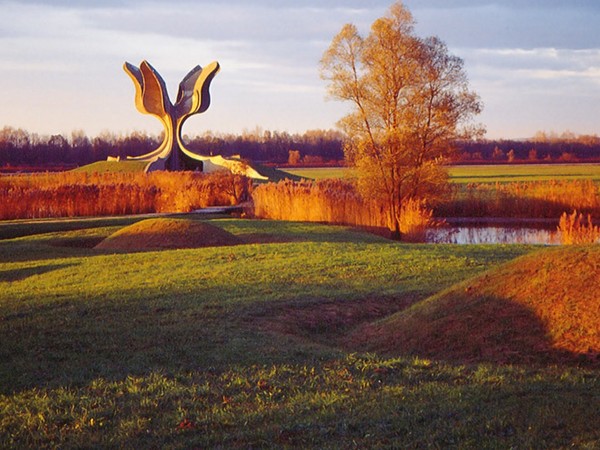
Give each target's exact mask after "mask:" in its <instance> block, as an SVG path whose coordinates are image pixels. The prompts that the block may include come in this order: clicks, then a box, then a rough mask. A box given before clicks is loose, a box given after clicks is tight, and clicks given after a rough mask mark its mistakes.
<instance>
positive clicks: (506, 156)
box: [458, 135, 600, 163]
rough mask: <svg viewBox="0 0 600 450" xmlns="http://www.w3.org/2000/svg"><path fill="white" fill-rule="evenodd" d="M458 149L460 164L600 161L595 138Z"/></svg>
mask: <svg viewBox="0 0 600 450" xmlns="http://www.w3.org/2000/svg"><path fill="white" fill-rule="evenodd" d="M536 136H538V135H536ZM459 148H460V150H459V155H458V161H459V162H461V163H478V162H485V163H536V162H538V163H543V162H548V163H550V162H577V161H585V162H600V137H598V136H596V135H592V136H590V135H585V136H577V137H575V136H574V137H569V138H556V139H538V138H536V137H534V138H533V139H527V140H480V141H471V142H462V143H460V145H459Z"/></svg>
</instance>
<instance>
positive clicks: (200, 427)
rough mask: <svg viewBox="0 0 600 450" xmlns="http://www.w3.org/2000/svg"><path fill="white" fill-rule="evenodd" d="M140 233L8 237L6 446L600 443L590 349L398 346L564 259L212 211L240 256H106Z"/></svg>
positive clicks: (2, 381)
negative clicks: (409, 330)
mask: <svg viewBox="0 0 600 450" xmlns="http://www.w3.org/2000/svg"><path fill="white" fill-rule="evenodd" d="M177 217H181V216H177ZM138 220H139V218H138V219H136V218H131V217H129V218H112V219H111V218H105V219H86V220H80V219H72V220H70V221H41V222H40V221H35V222H30V221H13V222H3V223H1V224H0V237H1V238H2V239H1V240H0V285H1V289H0V336H1V340H2V345H1V346H0V352H1V360H2V364H1V365H0V447H2V448H257V447H258V448H293V447H295V448H307V447H311V448H354V447H358V448H381V447H394V448H397V447H405V448H533V447H538V448H542V447H543V448H567V447H569V448H573V447H574V448H597V447H598V446H600V431H599V430H600V416H598V414H597V412H598V411H599V410H600V369H598V367H597V366H596V365H594V364H593V361H592V364H590V360H588V359H586V358H587V357H586V355H585V354H581V355H571V356H570V357H569V358H567V359H550V360H545V359H543V358H538V357H537V356H536V353H535V352H533V351H532V352H531V353H528V351H527V349H523V351H521V352H516V353H520V354H519V355H517V356H518V357H516V356H515V351H514V349H510V348H508V349H499V350H498V349H497V350H496V353H493V352H492V353H490V352H487V353H486V352H485V351H483V352H482V351H480V350H478V351H476V352H475V353H473V352H471V353H469V354H468V355H462V356H457V355H455V354H453V353H452V352H446V351H445V349H444V346H443V345H441V346H438V347H436V348H437V350H436V354H435V355H431V354H427V355H426V354H423V352H420V351H419V350H418V349H416V350H413V351H406V350H404V347H403V346H402V345H401V344H397V345H396V344H394V345H392V347H390V342H392V341H390V340H389V339H391V338H390V336H389V334H390V333H392V334H393V332H394V328H389V326H388V325H387V324H388V323H391V324H392V325H393V324H394V323H395V322H394V320H396V319H393V318H394V317H399V319H398V320H400V319H401V320H409V319H410V317H414V316H415V314H416V313H414V314H412V315H409V316H406V317H405V316H402V314H404V312H406V311H408V312H410V311H413V310H414V311H417V312H418V311H421V310H423V309H425V310H427V311H429V310H430V309H431V304H432V302H435V301H436V300H435V299H436V298H438V296H439V295H442V296H444V295H445V296H446V297H447V296H448V295H450V293H453V292H455V291H456V292H458V293H459V294H460V293H465V292H468V290H469V289H468V286H471V285H476V283H484V282H485V277H486V276H488V275H487V274H491V275H490V276H496V277H497V276H501V275H502V273H503V272H497V271H498V270H499V269H502V268H503V267H506V265H507V264H513V263H514V261H517V262H518V261H520V258H530V257H531V255H533V259H534V260H536V261H538V260H540V258H538V257H536V256H535V255H538V254H540V255H550V257H551V256H552V255H555V253H552V252H556V250H554V249H549V248H546V247H535V246H522V245H480V246H453V245H433V244H405V243H400V242H396V241H391V240H388V239H385V238H383V237H379V236H375V235H372V234H368V233H364V232H361V231H357V230H356V229H353V228H349V227H343V226H329V225H322V224H308V223H300V222H279V221H270V220H246V219H239V218H226V217H218V216H215V217H210V216H209V217H206V216H202V215H186V216H185V220H188V221H200V222H205V223H207V224H210V225H212V226H216V227H219V228H221V229H222V230H224V231H226V232H228V233H230V234H231V235H233V236H235V237H236V239H237V240H238V244H237V245H228V246H220V247H205V248H189V249H172V250H168V249H167V250H161V251H141V250H140V251H131V250H120V251H119V250H110V251H109V250H98V249H95V248H93V247H94V246H95V245H96V244H97V243H99V242H100V241H102V240H103V239H105V238H106V237H108V236H110V235H112V234H113V233H114V232H116V231H118V230H122V229H124V228H125V227H127V226H128V225H130V224H132V223H133V222H136V221H138ZM40 224H41V225H40ZM61 224H62V226H61ZM142 239H143V237H142ZM577 251H584V252H587V253H589V256H590V260H591V261H596V263H597V261H598V258H597V256H598V252H597V251H592V250H587V247H584V248H583V250H581V249H579V250H577ZM536 252H537V253H536ZM594 258H596V259H594ZM548 264H550V263H548ZM548 267H550V266H548ZM506 270H508V269H506ZM535 271H536V273H537V272H539V270H538V269H535ZM542 272H543V271H542ZM542 272H540V273H542ZM498 273H500V275H494V274H498ZM470 280H480V281H478V282H476V281H473V282H472V281H470ZM465 283H466V284H465ZM471 283H473V284H471ZM593 283H594V282H591V283H590V282H589V281H588V282H583V281H582V282H581V285H590V286H592V287H593ZM496 284H501V283H499V282H498V281H497V280H496V281H495V282H494V285H496ZM509 284H510V283H509ZM571 289H572V290H573V291H577V286H573V287H572V288H571ZM453 295H454V294H453ZM460 295H463V294H460ZM489 295H492V294H489ZM494 295H495V294H494ZM459 310H460V308H459V309H458V310H457V312H458V311H459ZM428 314H438V313H435V311H433V312H430V313H428ZM519 314H520V316H519V317H523V313H522V312H519ZM398 315H400V316H398ZM470 317H471V318H470ZM472 317H473V312H472V311H471V312H470V311H467V312H466V313H465V314H463V315H451V318H452V321H453V323H455V324H456V323H461V324H462V325H463V326H465V327H467V329H469V324H470V323H471V322H472ZM527 317H528V316H527ZM390 318H391V319H390ZM503 320H506V319H503ZM374 324H375V325H377V324H380V325H381V327H383V329H382V331H381V333H380V334H378V336H379V337H381V338H382V339H383V337H385V339H387V340H386V345H387V346H382V347H379V348H373V347H372V345H371V344H372V343H373V342H376V341H377V339H375V337H376V336H375V337H374V338H373V340H371V341H370V342H371V344H370V343H369V342H366V343H365V342H361V340H360V339H357V335H359V336H362V335H369V334H363V333H361V332H360V330H361V329H362V327H367V328H368V329H369V330H370V331H369V333H373V329H372V328H370V327H372V326H373V325H374ZM413 326H414V324H413ZM562 326H563V327H564V326H566V325H565V324H563V325H562ZM417 328H422V327H420V326H418V327H417ZM524 328H527V329H529V328H532V329H533V328H535V327H534V326H532V322H528V323H527V326H526V327H524ZM384 331H385V333H384ZM502 332H503V333H505V331H502ZM365 333H366V332H365ZM463 334H464V333H463ZM473 336H476V334H474V335H473ZM538 338H540V339H542V341H543V340H544V339H545V338H543V336H542V337H539V336H538ZM477 339H481V340H482V342H472V343H474V344H480V346H481V345H482V346H484V347H485V338H484V337H478V338H476V337H473V339H472V341H476V340H477ZM498 339H500V341H501V340H502V336H500V337H499V338H498ZM536 342H537V341H536ZM590 342H592V341H590ZM535 345H536V346H537V345H539V342H538V343H536V344H535ZM590 345H592V344H590ZM561 358H562V356H561Z"/></svg>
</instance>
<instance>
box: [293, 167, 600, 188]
mask: <svg viewBox="0 0 600 450" xmlns="http://www.w3.org/2000/svg"><path fill="white" fill-rule="evenodd" d="M282 170H285V171H286V172H289V173H291V174H293V175H298V176H301V177H305V178H311V179H315V180H319V179H323V178H344V177H348V176H351V174H350V171H349V170H348V169H347V168H345V167H307V168H294V169H287V168H286V169H282ZM448 172H449V176H450V181H452V182H453V183H460V184H463V183H496V182H500V183H503V182H504V183H506V182H516V181H549V180H554V181H564V180H582V179H585V180H592V181H595V182H600V164H581V163H580V164H481V165H456V166H449V167H448Z"/></svg>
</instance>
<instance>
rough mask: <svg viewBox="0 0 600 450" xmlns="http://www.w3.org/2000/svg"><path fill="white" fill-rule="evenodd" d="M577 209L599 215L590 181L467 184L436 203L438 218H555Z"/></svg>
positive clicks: (598, 190)
mask: <svg viewBox="0 0 600 450" xmlns="http://www.w3.org/2000/svg"><path fill="white" fill-rule="evenodd" d="M574 209H577V210H578V211H581V212H583V213H585V214H593V215H600V187H599V186H598V185H597V184H596V183H594V182H593V181H591V180H561V181H533V182H517V183H495V184H492V183H471V184H469V185H467V186H466V187H460V186H459V187H456V188H455V194H454V198H453V199H451V200H449V201H447V202H443V203H440V204H439V205H437V206H436V208H435V213H436V215H437V216H440V217H519V218H523V217H532V218H555V217H558V216H560V215H561V214H562V212H563V211H572V210H574Z"/></svg>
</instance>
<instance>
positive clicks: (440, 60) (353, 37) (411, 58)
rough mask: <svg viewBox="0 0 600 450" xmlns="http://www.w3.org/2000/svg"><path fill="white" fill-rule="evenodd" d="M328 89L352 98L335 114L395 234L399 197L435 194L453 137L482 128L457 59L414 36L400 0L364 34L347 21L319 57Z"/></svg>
mask: <svg viewBox="0 0 600 450" xmlns="http://www.w3.org/2000/svg"><path fill="white" fill-rule="evenodd" d="M321 74H322V77H323V78H324V79H326V80H328V81H329V83H330V84H329V94H330V95H331V96H332V97H333V98H335V99H337V100H342V101H347V102H350V103H351V104H352V110H351V112H350V113H349V114H348V115H347V116H345V117H344V118H342V119H341V121H340V126H341V128H342V130H343V131H344V132H345V134H346V138H347V141H346V145H345V150H344V152H345V157H346V159H347V161H348V163H349V164H350V165H351V166H353V167H355V169H356V175H357V182H358V188H359V190H360V191H361V192H362V194H363V195H364V196H366V197H367V198H371V199H374V200H377V201H381V202H383V203H384V204H385V205H387V210H388V211H389V215H390V217H389V221H390V229H391V230H392V231H393V232H394V234H395V235H396V236H397V237H400V218H401V210H402V205H403V204H404V202H406V201H407V200H409V199H429V200H431V199H432V198H433V197H434V196H436V195H438V194H439V193H440V192H441V190H442V187H443V186H444V185H445V184H446V179H447V175H446V173H445V171H444V170H443V167H442V166H441V164H442V162H443V161H444V160H445V158H447V157H449V156H450V155H451V154H452V153H453V151H454V149H455V146H454V142H455V141H457V140H458V139H467V138H472V137H473V136H474V135H476V134H478V133H481V132H482V129H481V128H480V127H478V126H476V125H473V124H472V122H471V121H472V118H473V117H474V116H475V115H476V114H478V113H479V112H480V111H481V107H482V106H481V102H480V100H479V97H478V96H477V95H476V94H475V93H473V92H472V91H470V90H469V88H468V80H467V77H466V74H465V72H464V69H463V61H462V60H461V59H460V58H458V57H456V56H453V55H450V54H449V53H448V49H447V47H446V45H445V44H444V43H443V42H442V41H441V40H440V39H438V38H437V37H429V38H425V39H423V38H419V37H417V36H416V35H415V34H414V20H413V18H412V15H411V13H410V12H409V11H408V9H407V8H406V7H404V5H403V4H402V3H401V2H398V3H395V4H393V5H392V6H391V8H390V10H389V12H388V14H387V15H386V16H384V17H381V18H379V19H377V20H376V21H375V22H374V23H373V24H372V26H371V31H370V33H369V35H368V36H366V37H364V38H363V37H362V36H361V35H360V34H359V32H358V30H357V28H356V27H355V26H354V25H351V24H347V25H345V26H344V27H343V28H342V30H341V31H340V32H339V33H338V34H337V35H336V36H335V37H334V38H333V41H332V42H331V45H330V47H329V49H328V50H327V51H326V52H325V54H324V55H323V58H322V60H321Z"/></svg>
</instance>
